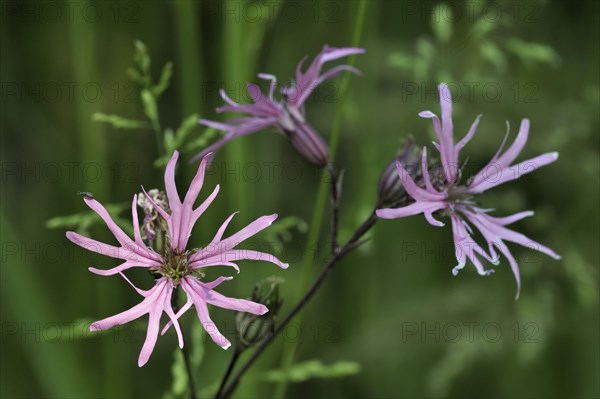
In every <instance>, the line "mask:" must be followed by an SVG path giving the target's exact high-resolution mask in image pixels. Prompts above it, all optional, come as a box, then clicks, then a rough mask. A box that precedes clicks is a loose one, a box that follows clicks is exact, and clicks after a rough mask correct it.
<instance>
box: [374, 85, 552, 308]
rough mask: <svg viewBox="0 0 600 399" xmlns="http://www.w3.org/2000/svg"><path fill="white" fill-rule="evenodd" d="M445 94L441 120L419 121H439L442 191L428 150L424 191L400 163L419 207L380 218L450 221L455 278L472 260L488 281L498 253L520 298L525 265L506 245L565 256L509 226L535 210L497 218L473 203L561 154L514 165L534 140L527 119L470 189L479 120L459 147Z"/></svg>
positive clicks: (444, 92)
mask: <svg viewBox="0 0 600 399" xmlns="http://www.w3.org/2000/svg"><path fill="white" fill-rule="evenodd" d="M439 95H440V104H441V108H442V119H441V121H440V118H438V116H437V115H436V114H434V113H433V112H431V111H423V112H421V113H420V114H419V116H421V117H422V118H430V119H432V120H433V127H434V130H435V135H436V137H437V139H438V142H437V143H434V145H435V148H436V149H437V151H438V152H439V154H440V159H441V165H442V169H443V175H444V179H443V181H442V182H441V184H438V185H437V186H435V185H434V184H433V183H432V179H431V177H430V171H429V165H428V161H427V148H425V147H424V148H423V152H422V162H421V174H422V176H423V179H422V180H423V184H422V185H421V186H419V185H418V184H416V183H415V181H414V180H413V179H412V178H411V176H410V174H409V173H408V172H407V171H406V169H405V168H404V166H402V164H401V163H400V162H397V163H396V166H397V168H398V173H399V175H400V180H401V182H402V185H403V187H404V189H405V190H406V192H407V193H408V194H409V195H410V197H411V198H412V199H413V200H414V202H413V203H411V204H410V205H407V206H403V207H400V208H389V209H379V210H378V211H377V216H379V217H380V218H384V219H397V218H402V217H406V216H411V215H416V214H420V213H422V214H423V215H424V216H425V219H426V220H427V221H428V222H429V223H430V224H432V225H434V226H438V227H441V226H444V223H442V222H441V221H439V220H437V219H436V218H435V217H434V213H439V214H441V215H443V216H448V217H450V221H451V223H452V232H453V238H454V247H455V253H456V259H457V261H458V264H457V265H456V266H455V267H454V268H453V269H452V273H453V274H454V275H457V274H458V271H459V270H461V269H462V268H463V267H464V266H465V264H466V262H467V260H470V261H471V263H473V265H474V266H475V267H476V269H477V272H478V273H479V274H481V275H483V276H487V275H489V274H491V273H492V272H493V271H494V270H493V269H486V268H485V267H484V266H483V264H482V262H481V259H485V260H487V261H488V262H490V263H492V264H494V265H497V264H498V263H499V255H498V252H497V251H499V252H501V253H502V254H503V255H504V256H505V257H506V259H507V260H508V263H509V264H510V267H511V268H512V271H513V273H514V275H515V279H516V281H517V297H518V296H519V291H520V288H521V278H520V273H519V265H518V264H517V261H516V260H515V258H514V256H513V255H512V254H511V252H510V250H509V249H508V247H507V246H506V243H505V241H510V242H514V243H517V244H519V245H522V246H524V247H529V248H532V249H535V250H537V251H540V252H542V253H545V254H546V255H549V256H551V257H553V258H554V259H560V256H559V255H558V254H556V253H555V252H554V251H553V250H551V249H550V248H548V247H546V246H544V245H542V244H540V243H537V242H535V241H533V240H532V239H530V238H529V237H526V236H525V235H523V234H521V233H518V232H516V231H514V230H511V229H509V228H507V227H506V226H507V225H509V224H511V223H514V222H516V221H518V220H521V219H523V218H525V217H528V216H532V215H533V212H532V211H525V212H519V213H516V214H514V215H510V216H505V217H500V218H499V217H494V216H491V215H490V214H489V212H490V210H489V209H483V208H481V207H479V206H478V205H477V204H476V203H475V202H474V201H473V199H472V198H473V196H475V195H477V194H480V193H482V192H484V191H486V190H488V189H490V188H493V187H496V186H498V185H500V184H503V183H506V182H508V181H511V180H515V179H518V178H519V177H521V176H523V175H524V174H527V173H530V172H533V171H534V170H536V169H537V168H539V167H541V166H544V165H547V164H549V163H552V162H554V161H556V160H557V159H558V153H556V152H552V153H547V154H543V155H539V156H537V157H535V158H533V159H530V160H527V161H523V162H520V163H518V164H514V165H513V162H514V160H515V159H516V158H517V156H518V155H519V154H520V153H521V151H522V150H523V147H524V146H525V143H526V142H527V137H528V135H529V121H528V120H527V119H523V120H522V121H521V127H520V128H519V134H518V135H517V138H516V139H515V141H514V142H513V144H512V145H511V146H510V147H509V148H508V149H507V150H506V151H504V152H503V149H504V144H505V143H506V139H507V137H505V138H504V141H503V142H502V145H501V146H500V149H499V150H498V152H497V153H496V155H494V157H493V158H492V160H491V161H490V162H489V164H488V165H487V166H486V167H484V168H483V169H482V170H481V171H480V172H479V173H477V174H476V175H475V176H474V177H473V178H471V179H469V181H468V182H467V183H466V184H464V185H463V184H460V178H461V170H460V168H459V154H460V151H461V150H462V149H463V147H464V146H465V145H466V144H467V143H468V142H469V140H471V138H472V137H473V135H474V134H475V131H476V130H477V125H478V124H479V117H477V119H475V122H473V124H472V125H471V128H470V129H469V131H468V132H467V134H466V135H465V136H464V137H463V138H462V139H461V140H460V141H459V142H458V143H455V140H454V127H453V124H452V97H451V94H450V89H449V88H448V86H447V85H446V84H443V83H442V84H440V86H439ZM472 227H476V228H477V230H479V232H480V233H481V235H482V236H483V238H484V239H485V241H486V243H487V249H488V251H486V250H485V249H484V248H482V247H481V246H480V245H479V244H478V243H477V242H476V241H475V240H474V239H473V238H472V234H473V229H472Z"/></svg>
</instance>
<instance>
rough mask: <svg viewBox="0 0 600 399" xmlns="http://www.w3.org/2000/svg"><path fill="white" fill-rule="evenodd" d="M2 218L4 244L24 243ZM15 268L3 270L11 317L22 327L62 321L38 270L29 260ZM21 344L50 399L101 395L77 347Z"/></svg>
mask: <svg viewBox="0 0 600 399" xmlns="http://www.w3.org/2000/svg"><path fill="white" fill-rule="evenodd" d="M0 216H1V217H0V229H1V231H2V241H3V242H22V241H21V240H20V239H19V237H17V236H16V235H15V233H14V230H13V229H12V227H11V226H10V225H9V224H8V219H7V218H6V215H5V214H4V210H3V209H0ZM13 266H15V267H9V265H3V267H2V268H1V273H0V274H1V278H0V286H1V287H2V290H1V292H2V298H3V301H2V306H3V307H6V308H12V309H11V311H10V313H12V314H15V315H19V316H18V317H19V320H18V322H20V323H40V324H43V323H57V321H58V320H61V319H60V317H59V315H58V312H57V310H56V309H55V308H54V307H53V306H52V304H53V302H52V301H50V300H49V298H51V296H50V295H47V293H46V288H47V287H45V286H44V285H43V282H42V280H40V279H39V278H38V276H36V274H35V271H34V270H35V267H33V266H32V265H31V264H29V263H27V261H26V259H22V261H21V263H20V264H19V265H13ZM16 266H18V267H16ZM6 298H10V300H6ZM2 313H3V319H2V323H6V322H7V320H6V319H4V317H6V316H5V313H4V312H2ZM20 342H21V346H22V349H23V352H24V353H25V355H26V356H27V357H28V359H29V365H30V366H31V368H32V370H33V373H34V375H35V377H36V379H37V381H38V383H39V384H40V385H41V387H42V389H43V391H44V394H45V395H46V397H55V398H64V397H73V395H76V394H77V393H80V394H81V393H86V392H88V393H90V392H94V391H97V386H96V385H95V384H94V381H93V380H92V379H90V378H88V376H91V375H90V374H88V373H85V369H84V368H83V367H80V365H81V361H82V359H78V357H77V354H76V353H75V347H73V346H70V345H56V344H47V343H43V342H34V341H27V342H25V341H23V340H22V341H20Z"/></svg>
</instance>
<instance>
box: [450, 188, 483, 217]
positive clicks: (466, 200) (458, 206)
mask: <svg viewBox="0 0 600 399" xmlns="http://www.w3.org/2000/svg"><path fill="white" fill-rule="evenodd" d="M471 197H472V195H471V194H467V193H466V192H465V190H464V188H463V187H461V186H453V187H450V189H448V197H447V198H446V202H447V203H448V208H446V209H444V211H443V212H442V214H443V215H444V216H450V215H452V214H455V213H456V212H459V211H462V210H465V209H469V208H471V207H472V206H474V205H475V203H474V202H473V201H471Z"/></svg>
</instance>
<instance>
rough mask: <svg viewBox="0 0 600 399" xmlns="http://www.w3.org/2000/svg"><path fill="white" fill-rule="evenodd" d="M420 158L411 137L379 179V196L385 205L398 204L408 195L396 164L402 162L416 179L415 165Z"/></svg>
mask: <svg viewBox="0 0 600 399" xmlns="http://www.w3.org/2000/svg"><path fill="white" fill-rule="evenodd" d="M418 158H419V157H418V154H417V151H416V147H415V139H414V138H413V137H412V136H409V137H408V138H406V139H405V140H404V142H402V144H400V148H399V149H398V155H396V158H394V160H393V161H392V162H391V163H390V164H389V165H388V166H387V167H386V168H385V170H384V171H383V173H382V174H381V176H380V177H379V183H378V185H377V194H378V195H379V199H380V200H381V201H382V203H383V204H384V205H390V204H394V203H397V202H398V201H400V200H401V199H402V197H403V196H404V194H405V193H406V191H405V189H404V187H403V186H402V182H401V181H400V176H399V175H398V169H397V168H396V162H400V164H402V166H404V168H405V169H406V170H407V172H408V173H409V174H410V175H411V177H413V178H414V177H415V175H416V171H417V168H415V165H416V162H417V160H418Z"/></svg>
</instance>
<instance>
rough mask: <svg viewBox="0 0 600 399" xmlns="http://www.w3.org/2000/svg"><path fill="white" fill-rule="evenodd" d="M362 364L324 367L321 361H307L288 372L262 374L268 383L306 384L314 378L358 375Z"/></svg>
mask: <svg viewBox="0 0 600 399" xmlns="http://www.w3.org/2000/svg"><path fill="white" fill-rule="evenodd" d="M360 369H361V367H360V364H358V363H356V362H349V361H338V362H335V363H333V364H330V365H324V364H323V363H322V362H321V361H320V360H316V359H315V360H307V361H304V362H300V363H295V364H294V365H292V366H291V367H290V368H289V371H288V372H285V371H283V370H270V371H267V372H265V373H263V374H262V377H261V378H262V379H263V380H265V381H268V382H281V381H288V382H304V381H308V380H311V379H314V378H341V377H348V376H351V375H355V374H358V373H359V372H360Z"/></svg>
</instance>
